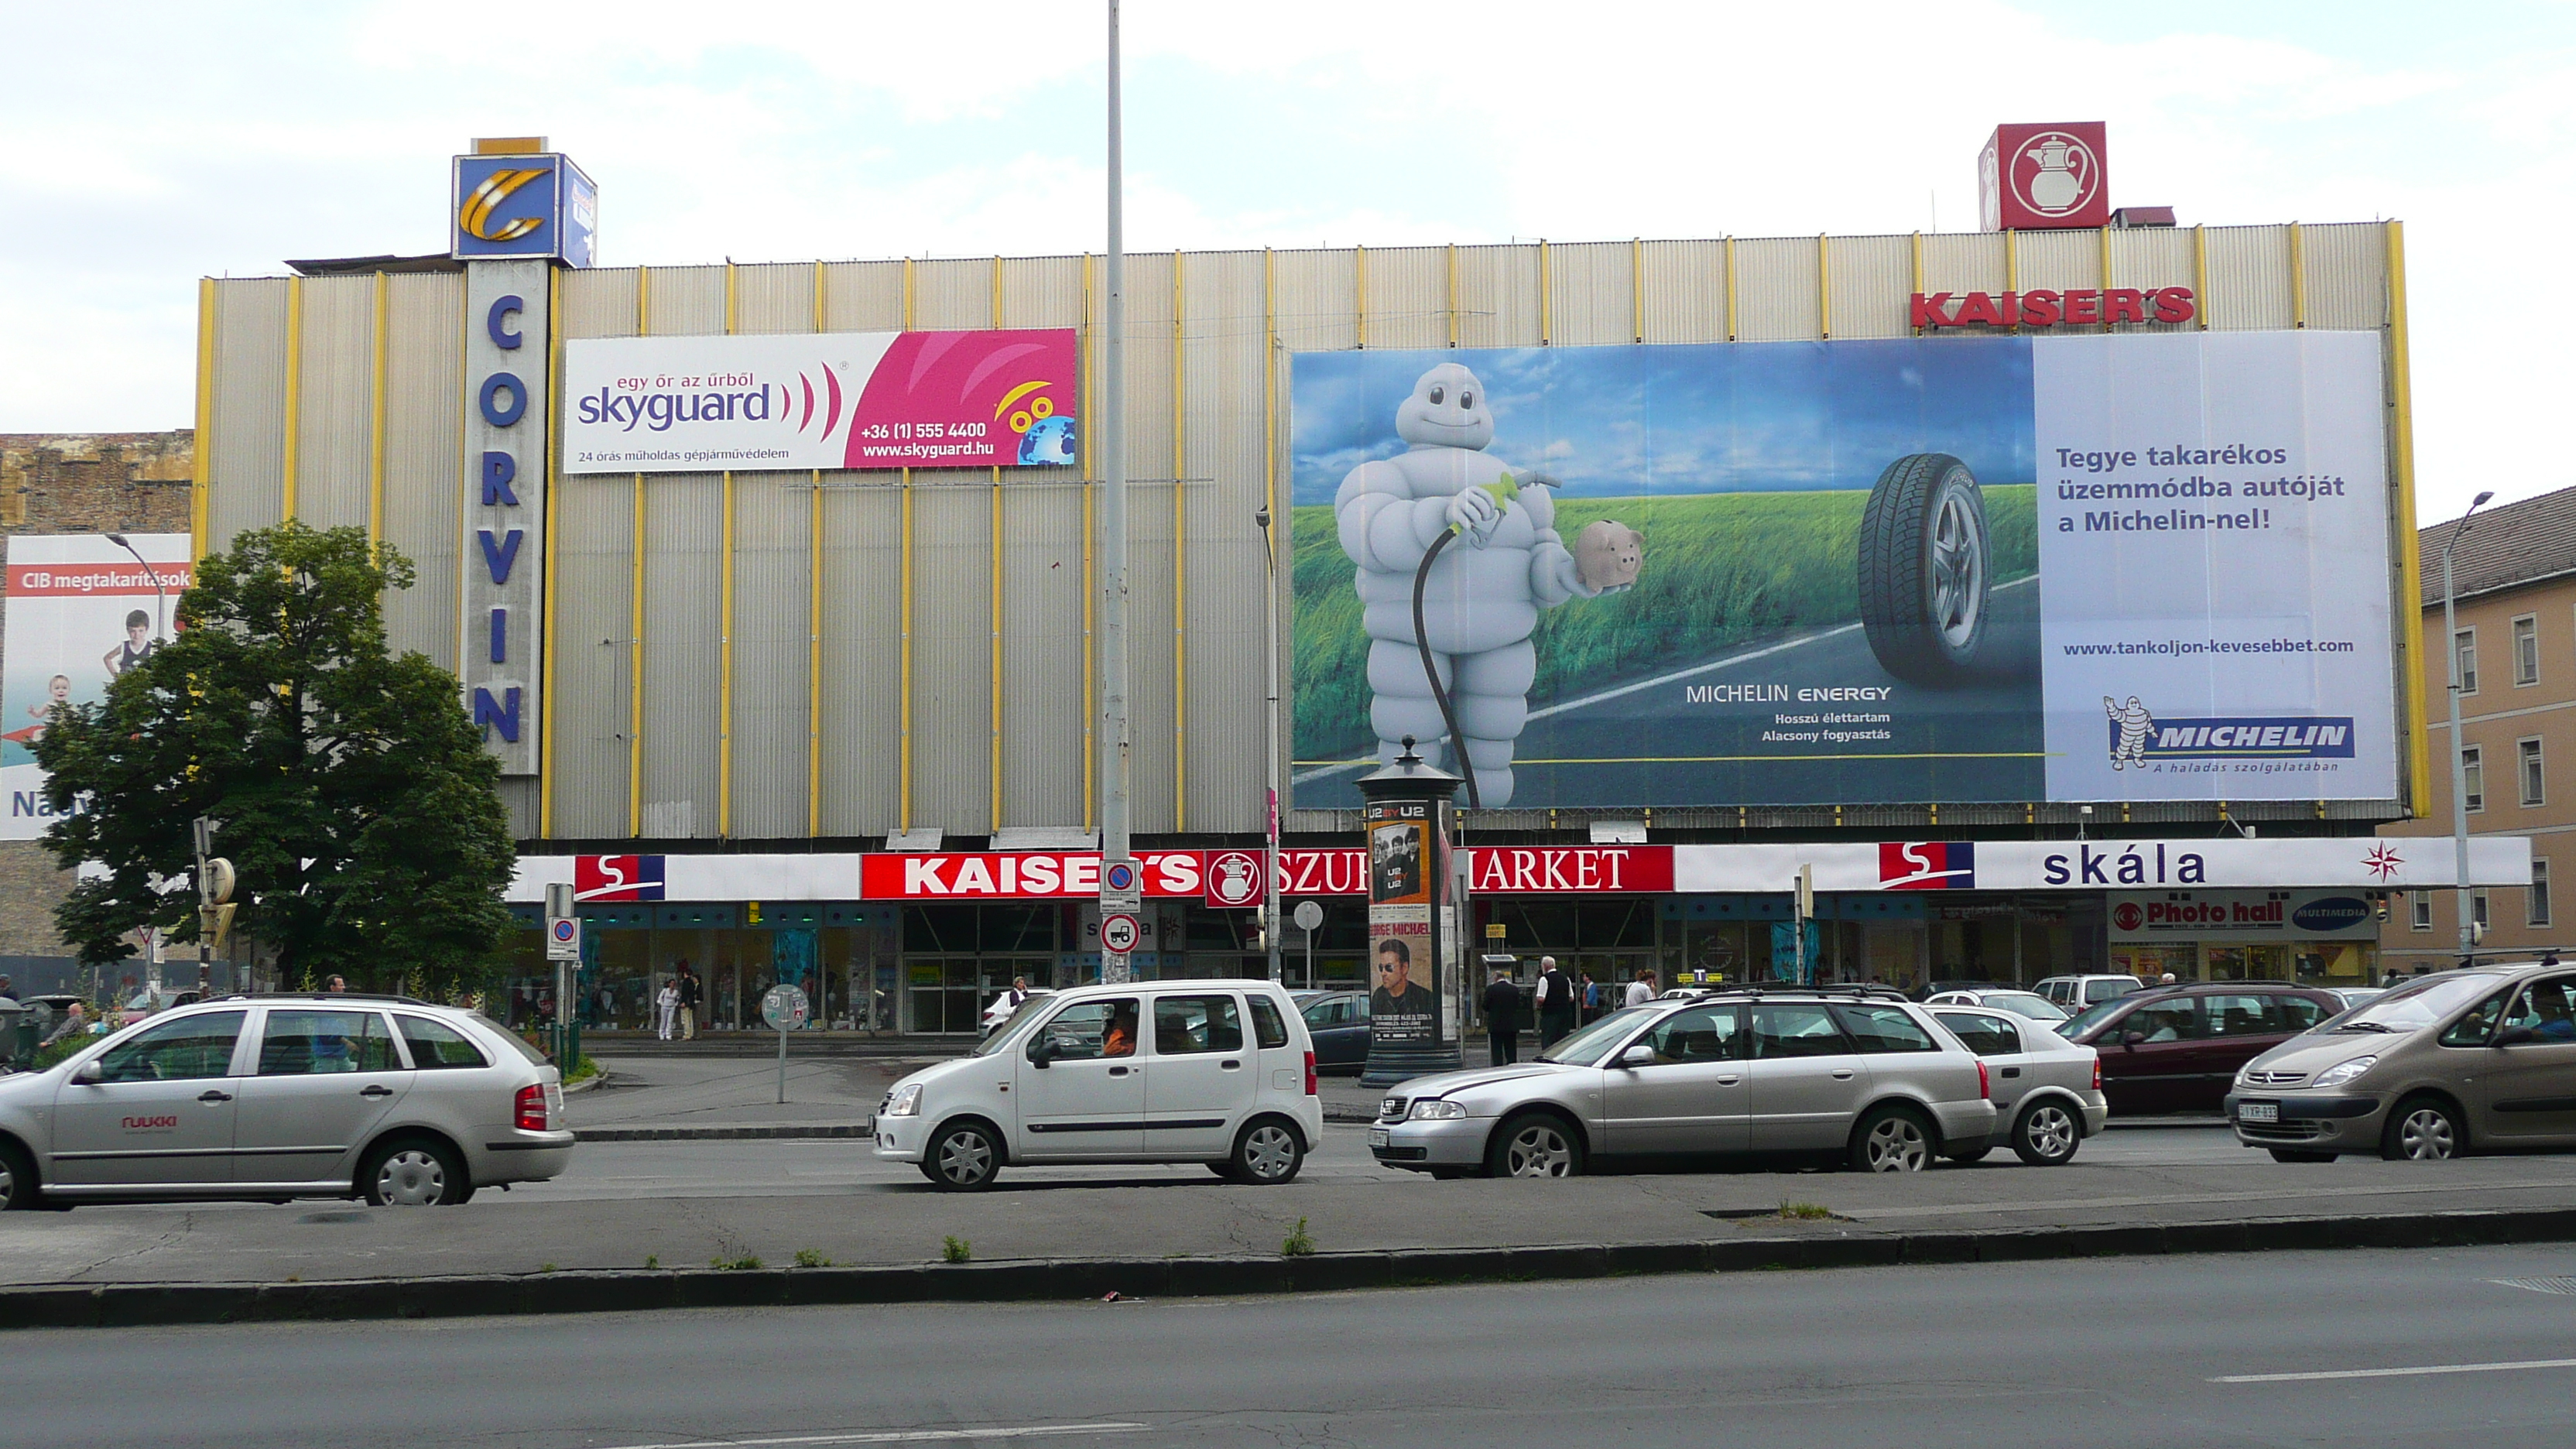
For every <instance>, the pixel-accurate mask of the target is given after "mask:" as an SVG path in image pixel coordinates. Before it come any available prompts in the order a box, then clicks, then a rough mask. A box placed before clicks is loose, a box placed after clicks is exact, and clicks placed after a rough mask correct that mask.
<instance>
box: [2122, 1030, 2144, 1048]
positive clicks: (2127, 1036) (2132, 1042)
mask: <svg viewBox="0 0 2576 1449" xmlns="http://www.w3.org/2000/svg"><path fill="white" fill-rule="evenodd" d="M2146 1039H2147V1034H2146V1033H2145V1032H2143V1031H2124V1032H2122V1033H2120V1048H2121V1050H2123V1051H2126V1050H2128V1049H2129V1048H2131V1047H2134V1046H2136V1045H2137V1044H2138V1043H2140V1042H2142V1041H2145V1040H2146Z"/></svg>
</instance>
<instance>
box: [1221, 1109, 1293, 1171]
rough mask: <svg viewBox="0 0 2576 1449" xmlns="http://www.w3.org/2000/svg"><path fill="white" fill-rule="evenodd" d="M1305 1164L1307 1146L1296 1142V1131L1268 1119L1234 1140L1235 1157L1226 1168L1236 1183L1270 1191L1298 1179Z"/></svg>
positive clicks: (1228, 1162)
mask: <svg viewBox="0 0 2576 1449" xmlns="http://www.w3.org/2000/svg"><path fill="white" fill-rule="evenodd" d="M1305 1164H1306V1144H1305V1143H1303V1142H1300V1141H1298V1140H1297V1132H1296V1129H1295V1128H1292V1127H1290V1126H1289V1125H1288V1124H1287V1123H1285V1122H1280V1121H1276V1120H1268V1119H1265V1120H1263V1121H1259V1122H1255V1123H1253V1124H1252V1125H1250V1126H1248V1127H1246V1128H1244V1129H1243V1132H1242V1134H1241V1135H1239V1136H1237V1137H1236V1138H1235V1139H1234V1156H1233V1157H1232V1158H1230V1159H1228V1161H1227V1162H1226V1167H1227V1168H1228V1169H1229V1171H1228V1173H1227V1176H1229V1177H1232V1178H1233V1179H1234V1180H1235V1181H1236V1182H1245V1183H1253V1184H1256V1185H1259V1186H1264V1187H1270V1186H1276V1185H1277V1184H1279V1183H1283V1182H1286V1181H1288V1180H1289V1179H1290V1178H1293V1177H1295V1176H1296V1175H1297V1169H1298V1168H1300V1167H1303V1166H1305Z"/></svg>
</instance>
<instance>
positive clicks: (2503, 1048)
mask: <svg viewBox="0 0 2576 1449" xmlns="http://www.w3.org/2000/svg"><path fill="white" fill-rule="evenodd" d="M2227 1116H2228V1120H2229V1121H2230V1122H2232V1123H2234V1124H2235V1127H2236V1139H2237V1140H2238V1141H2239V1142H2242V1143H2244V1144H2245V1145H2246V1146H2248V1147H2263V1148H2269V1149H2270V1150H2271V1153H2272V1155H2273V1156H2274V1157H2275V1158H2278V1159H2279V1160H2281V1161H2283V1162H2324V1161H2329V1160H2331V1159H2332V1158H2334V1157H2336V1156H2338V1155H2339V1154H2342V1153H2346V1152H2377V1153H2379V1155H2381V1156H2382V1157H2386V1158H2389V1159H2392V1160H2413V1161H2419V1162H2431V1161H2440V1160H2443V1159H2446V1158H2451V1157H2457V1156H2459V1155H2461V1154H2462V1153H2465V1152H2469V1151H2472V1150H2476V1151H2502V1150H2506V1149H2510V1148H2527V1147H2576V969H2571V968H2568V967H2564V966H2561V965H2559V964H2558V963H2557V961H2556V960H2555V959H2554V958H2553V959H2551V960H2549V961H2547V962H2544V963H2539V964H2516V965H2506V964H2502V963H2497V964H2491V965H2478V966H2473V967H2466V968H2462V969H2460V970H2455V971H2445V972H2442V973H2441V974H2439V975H2436V976H2425V977H2420V978H2417V979H2415V980H2413V981H2409V982H2408V983H2407V984H2406V985H2404V986H2402V987H2399V988H2397V989H2396V990H2393V991H2391V992H2389V993H2388V994H2387V995H2385V996H2382V997H2379V998H2378V999H2376V1000H2373V1001H2370V1002H2367V1003H2365V1004H2363V1005H2361V1006H2358V1007H2355V1008H2354V1009H2352V1010H2350V1011H2347V1012H2344V1013H2343V1014H2342V1015H2340V1016H2336V1017H2332V1018H2330V1019H2328V1020H2326V1021H2323V1022H2320V1023H2319V1024H2317V1025H2316V1026H2314V1027H2311V1028H2309V1029H2308V1030H2307V1031H2305V1032H2302V1033H2300V1034H2299V1035H2297V1036H2294V1037H2292V1038H2290V1039H2289V1040H2288V1041H2285V1042H2283V1043H2281V1044H2280V1045H2279V1046H2276V1047H2274V1048H2272V1049H2271V1050H2270V1051H2267V1052H2265V1053H2264V1054H2263V1055H2261V1056H2259V1057H2256V1058H2255V1059H2254V1060H2252V1061H2250V1062H2248V1063H2246V1064H2245V1067H2244V1069H2243V1070H2241V1071H2239V1072H2238V1073H2237V1074H2236V1081H2235V1083H2234V1086H2233V1089H2232V1090H2230V1091H2229V1093H2228V1094H2227Z"/></svg>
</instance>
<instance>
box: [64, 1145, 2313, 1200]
mask: <svg viewBox="0 0 2576 1449" xmlns="http://www.w3.org/2000/svg"><path fill="white" fill-rule="evenodd" d="M1366 1131H1367V1129H1366V1128H1363V1127H1357V1126H1345V1125H1342V1124H1340V1123H1333V1124H1329V1125H1327V1126H1326V1127H1325V1129H1324V1142H1323V1145H1322V1147H1321V1148H1319V1149H1318V1150H1317V1151H1316V1152H1314V1153H1313V1154H1312V1155H1310V1156H1309V1157H1308V1158H1307V1159H1306V1168H1305V1172H1304V1178H1305V1180H1307V1181H1310V1182H1336V1181H1367V1182H1382V1181H1390V1180H1402V1179H1408V1178H1415V1177H1418V1176H1419V1174H1415V1173H1407V1172H1404V1171H1402V1170H1400V1169H1396V1168H1387V1167H1380V1166H1379V1165H1378V1164H1377V1160H1376V1159H1375V1158H1373V1157H1371V1156H1369V1151H1368V1144H1367V1141H1366V1137H1365V1134H1366ZM2076 1160H2077V1161H2079V1162H2085V1163H2093V1164H2103V1165H2109V1164H2119V1165H2124V1166H2188V1165H2197V1164H2217V1165H2225V1166H2235V1165H2239V1164H2244V1163H2252V1162H2261V1161H2263V1160H2264V1159H2263V1158H2262V1156H2261V1154H2259V1153H2255V1152H2253V1151H2251V1150H2249V1149H2247V1148H2244V1147H2240V1146H2238V1145H2237V1142H2236V1136H2235V1134H2234V1133H2231V1132H2227V1131H2224V1130H2220V1129H2216V1128H2206V1127H2177V1128H2136V1129H2123V1130H2121V1131H2117V1132H2105V1133H2103V1134H2102V1135H2101V1136H2099V1137H2095V1138H2092V1139H2091V1140H2089V1141H2087V1142H2086V1143H2085V1144H2084V1146H2083V1149H2082V1151H2081V1152H2080V1154H2079V1155H2078V1156H2077V1158H2076ZM1784 1166H1785V1167H1787V1168H1788V1169H1789V1170H1791V1171H1794V1170H1796V1166H1797V1165H1796V1164H1783V1163H1780V1162H1776V1161H1768V1160H1764V1161H1750V1162H1742V1163H1727V1164H1720V1165H1718V1166H1716V1167H1715V1168H1713V1169H1712V1170H1715V1171H1720V1172H1743V1173H1760V1172H1776V1171H1780V1170H1782V1168H1783V1167H1784ZM1939 1170H1940V1171H1943V1172H2027V1171H2031V1170H2032V1169H2029V1168H2026V1167H2024V1166H2022V1163H2021V1159H2019V1158H2017V1157H2014V1156H2013V1155H2012V1154H2011V1153H2009V1152H1997V1153H1995V1154H1994V1155H1993V1156H1990V1157H1988V1158H1987V1159H1986V1160H1985V1161H1984V1162H1981V1163H1978V1164H1977V1165H1976V1166H1974V1167H1969V1168H1961V1167H1954V1166H1950V1165H1948V1164H1943V1165H1942V1166H1941V1168H1940V1169H1939ZM1167 1177H1168V1178H1179V1179H1181V1180H1183V1181H1189V1182H1198V1181H1203V1180H1205V1179H1206V1177H1207V1169H1205V1168H1203V1167H1200V1166H1198V1165H1196V1164H1189V1165H1185V1166H1178V1167H1150V1166H1117V1167H1047V1168H1028V1167H1015V1168H1011V1169H1008V1170H1007V1171H1006V1172H1005V1173H1004V1174H1003V1179H1002V1180H1003V1182H1004V1184H1005V1185H1009V1186H1031V1185H1035V1184H1039V1183H1079V1182H1095V1183H1108V1182H1121V1183H1132V1182H1153V1181H1158V1180H1160V1179H1163V1178H1167ZM920 1181H921V1175H920V1172H919V1170H918V1169H916V1168H913V1167H910V1166H907V1165H905V1164H903V1163H894V1162H879V1161H877V1160H876V1157H875V1156H874V1155H873V1154H872V1153H871V1152H870V1151H869V1150H868V1148H867V1146H866V1144H865V1143H863V1142H861V1141H858V1140H854V1139H835V1138H827V1139H821V1140H806V1141H800V1140H796V1139H756V1140H748V1141H723V1140H717V1141H694V1142H591V1143H584V1144H583V1145H582V1147H581V1149H580V1150H579V1151H577V1152H575V1153H574V1154H573V1163H572V1170H571V1171H570V1172H568V1173H566V1174H564V1175H563V1176H562V1177H559V1178H556V1179H555V1180H554V1181H552V1182H544V1183H532V1184H530V1185H528V1186H524V1187H519V1188H515V1189H513V1190H512V1191H511V1192H510V1194H509V1196H508V1197H507V1198H506V1199H503V1198H498V1197H496V1198H494V1199H493V1200H494V1201H508V1202H531V1201H550V1202H577V1201H585V1200H594V1201H595V1200H600V1199H610V1198H652V1197H788V1196H807V1195H822V1194H830V1193H839V1192H847V1191H849V1190H850V1189H852V1188H854V1187H860V1186H865V1185H870V1184H878V1183H893V1184H899V1185H902V1186H905V1187H911V1186H915V1185H918V1184H919V1182H920ZM477 1201H481V1199H477ZM102 1211H106V1210H104V1209H103V1210H102Z"/></svg>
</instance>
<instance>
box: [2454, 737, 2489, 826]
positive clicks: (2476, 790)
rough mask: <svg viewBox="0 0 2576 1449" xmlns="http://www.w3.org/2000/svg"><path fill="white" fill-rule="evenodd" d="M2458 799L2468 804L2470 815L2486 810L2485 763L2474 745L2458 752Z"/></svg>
mask: <svg viewBox="0 0 2576 1449" xmlns="http://www.w3.org/2000/svg"><path fill="white" fill-rule="evenodd" d="M2460 798H2461V799H2463V800H2466V801H2467V802H2468V805H2469V813H2470V814H2472V815H2475V814H2477V813H2478V812H2479V811H2481V810H2484V809H2485V808H2487V771H2486V761H2485V760H2483V759H2481V758H2480V757H2479V754H2478V747H2477V746H2475V745H2468V746H2465V747H2463V748H2462V749H2461V751H2460Z"/></svg>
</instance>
